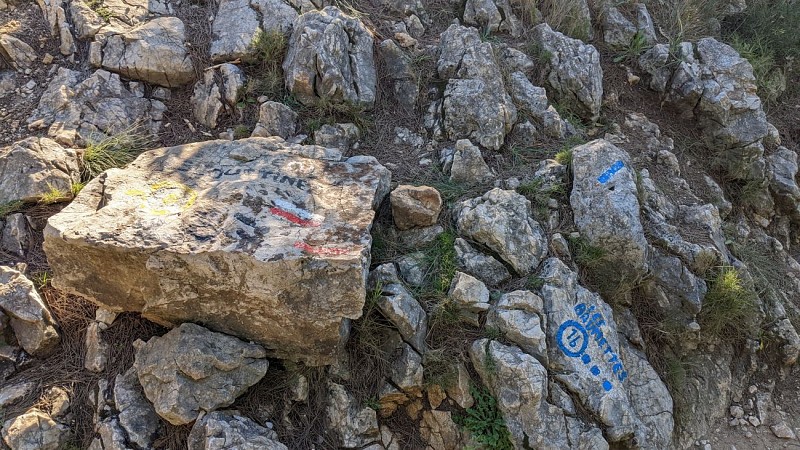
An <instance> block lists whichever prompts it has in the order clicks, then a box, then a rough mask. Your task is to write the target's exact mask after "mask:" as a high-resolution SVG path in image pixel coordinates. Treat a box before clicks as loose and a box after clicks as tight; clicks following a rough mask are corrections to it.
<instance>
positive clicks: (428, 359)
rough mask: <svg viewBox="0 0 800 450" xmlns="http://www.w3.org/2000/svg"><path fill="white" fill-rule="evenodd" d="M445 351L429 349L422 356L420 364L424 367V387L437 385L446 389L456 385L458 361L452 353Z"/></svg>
mask: <svg viewBox="0 0 800 450" xmlns="http://www.w3.org/2000/svg"><path fill="white" fill-rule="evenodd" d="M446 350H447V349H442V348H440V349H429V350H428V351H427V352H425V354H424V355H423V356H422V364H423V366H424V367H425V385H426V386H433V385H434V384H438V385H439V386H441V387H443V388H445V389H446V388H448V387H450V386H453V385H455V384H456V381H457V379H458V369H456V366H457V365H458V363H459V360H458V358H457V356H456V355H454V354H453V353H452V352H449V351H446Z"/></svg>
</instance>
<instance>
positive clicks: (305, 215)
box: [269, 198, 325, 227]
mask: <svg viewBox="0 0 800 450" xmlns="http://www.w3.org/2000/svg"><path fill="white" fill-rule="evenodd" d="M273 203H274V205H275V206H273V207H272V208H270V209H269V212H271V213H272V214H274V215H276V216H278V217H282V218H284V219H286V220H288V221H289V222H292V223H293V224H295V225H300V226H301V227H318V226H320V225H321V224H322V221H323V220H324V219H325V218H324V217H322V216H320V215H319V214H314V213H312V212H310V211H308V210H305V209H303V208H300V207H298V206H297V205H295V204H294V203H292V202H290V201H287V200H283V199H280V198H279V199H275V200H274V201H273Z"/></svg>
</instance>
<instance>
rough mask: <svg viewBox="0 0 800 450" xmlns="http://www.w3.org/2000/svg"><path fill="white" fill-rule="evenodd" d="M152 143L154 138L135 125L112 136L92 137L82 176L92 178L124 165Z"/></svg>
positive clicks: (84, 153) (83, 158)
mask: <svg viewBox="0 0 800 450" xmlns="http://www.w3.org/2000/svg"><path fill="white" fill-rule="evenodd" d="M150 145H152V139H151V137H150V136H148V135H147V134H146V133H144V132H143V130H141V129H139V127H137V126H133V127H130V128H127V129H125V130H122V131H120V132H118V133H116V134H113V135H111V136H106V135H100V136H97V137H96V138H95V137H92V138H90V139H89V141H88V142H87V144H86V149H85V150H84V151H83V157H82V158H81V166H82V167H81V177H82V179H83V181H88V180H91V179H92V178H94V177H96V176H98V175H100V174H101V173H102V172H105V171H106V170H108V169H111V168H114V167H122V166H124V165H126V164H128V163H130V162H131V161H133V160H134V159H136V157H137V156H139V154H140V153H142V152H143V151H145V150H146V149H147V148H148V147H149V146H150Z"/></svg>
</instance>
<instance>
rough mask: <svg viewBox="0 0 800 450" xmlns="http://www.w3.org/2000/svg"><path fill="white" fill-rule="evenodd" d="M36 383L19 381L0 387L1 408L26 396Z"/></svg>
mask: <svg viewBox="0 0 800 450" xmlns="http://www.w3.org/2000/svg"><path fill="white" fill-rule="evenodd" d="M34 387H35V384H34V383H33V382H32V381H28V382H26V383H17V384H11V385H7V386H4V387H2V388H0V408H6V407H7V406H9V405H12V404H14V403H16V402H17V401H19V400H21V399H23V398H25V396H27V395H29V394H30V393H31V391H33V388H34Z"/></svg>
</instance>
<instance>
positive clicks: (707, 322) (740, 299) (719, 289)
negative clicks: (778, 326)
mask: <svg viewBox="0 0 800 450" xmlns="http://www.w3.org/2000/svg"><path fill="white" fill-rule="evenodd" d="M708 281H709V283H710V286H709V289H708V293H706V296H705V299H704V300H703V309H702V310H701V311H700V314H699V315H698V318H699V322H700V327H701V330H702V331H701V332H702V333H704V334H705V335H707V336H710V337H716V338H721V339H723V340H731V339H735V338H736V337H740V336H743V335H745V334H746V333H743V331H746V328H747V327H748V324H751V323H752V322H753V321H752V320H751V319H752V317H753V315H754V314H755V313H756V311H755V309H756V307H755V305H756V298H757V296H756V293H755V292H754V291H753V289H752V287H750V286H748V285H747V283H745V281H744V280H743V279H742V277H741V275H740V274H739V271H738V270H737V269H736V268H734V267H730V266H723V267H720V268H718V269H717V271H716V274H715V276H714V277H713V278H712V279H710V280H708Z"/></svg>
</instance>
